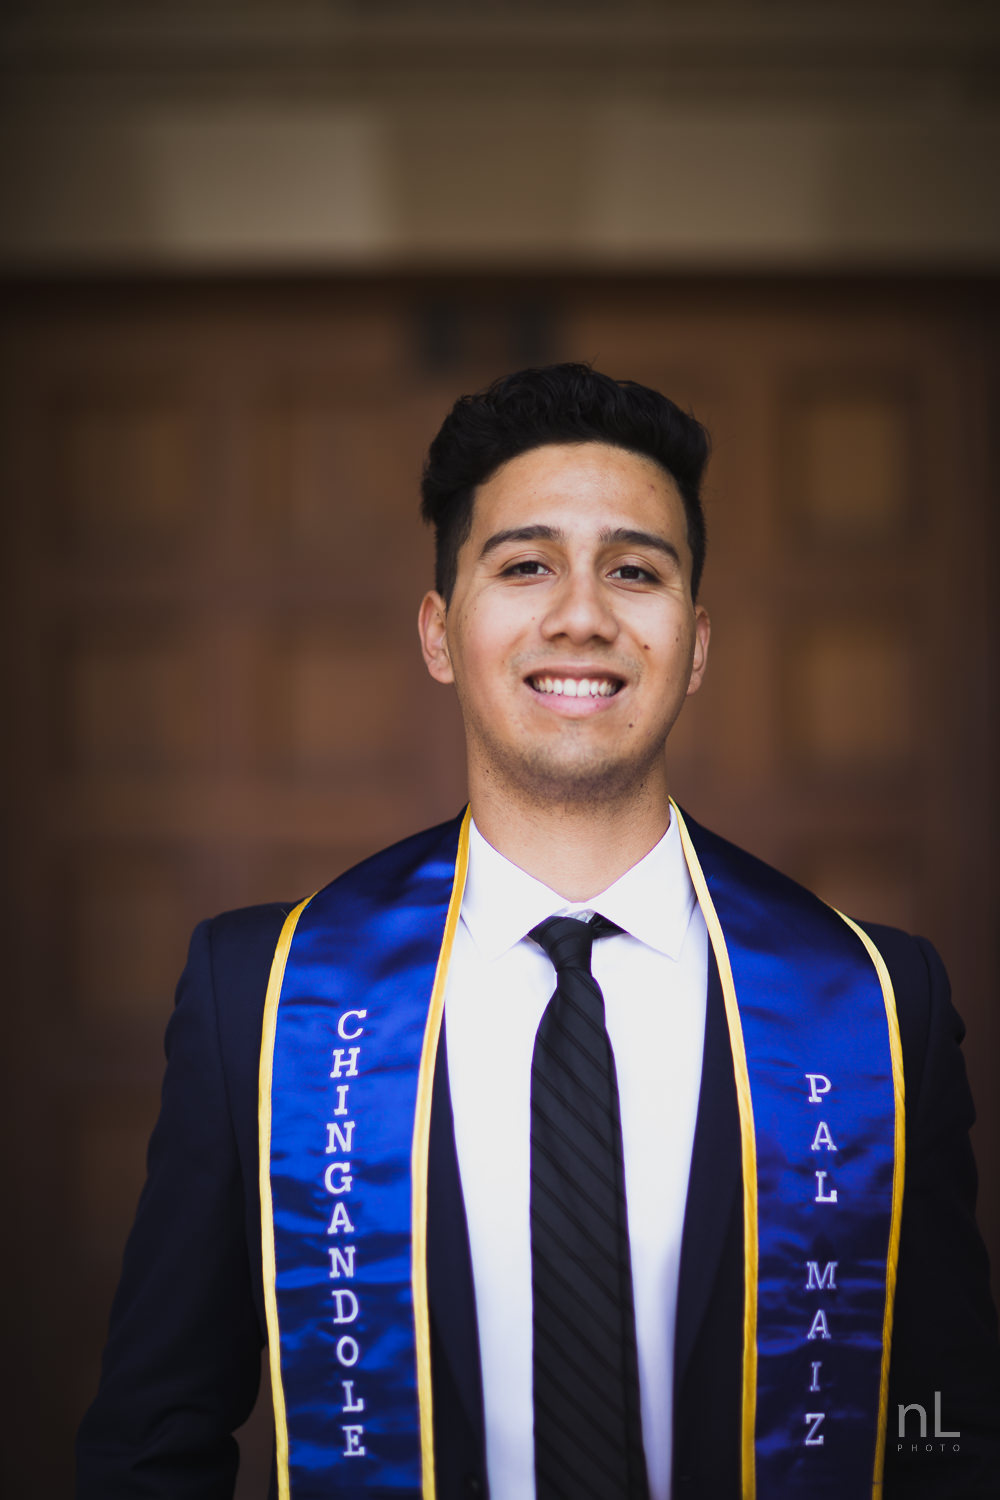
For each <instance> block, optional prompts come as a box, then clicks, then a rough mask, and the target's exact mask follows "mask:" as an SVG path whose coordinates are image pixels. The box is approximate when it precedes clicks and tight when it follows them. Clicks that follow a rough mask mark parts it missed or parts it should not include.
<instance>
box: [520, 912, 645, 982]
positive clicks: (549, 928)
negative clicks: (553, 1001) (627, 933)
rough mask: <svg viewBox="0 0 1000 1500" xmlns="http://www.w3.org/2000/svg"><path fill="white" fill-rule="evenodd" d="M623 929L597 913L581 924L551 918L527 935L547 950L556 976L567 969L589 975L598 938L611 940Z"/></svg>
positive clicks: (571, 920)
mask: <svg viewBox="0 0 1000 1500" xmlns="http://www.w3.org/2000/svg"><path fill="white" fill-rule="evenodd" d="M621 930H622V929H621V928H620V927H619V926H618V925H617V924H616V923H615V922H611V921H609V920H608V918H607V917H602V916H601V915H600V913H599V912H595V913H594V915H593V916H592V917H591V918H590V921H589V922H581V921H580V919H579V918H578V917H549V918H548V919H547V920H546V921H544V922H539V924H538V926H537V927H533V928H532V929H531V931H530V932H529V933H528V936H529V937H530V938H533V939H534V940H535V942H536V943H537V944H538V946H539V947H540V948H544V949H545V952H546V953H547V954H548V955H549V958H550V959H551V960H552V962H553V964H554V965H555V969H556V973H557V974H559V973H562V971H563V970H564V969H583V970H584V972H585V973H587V974H589V973H590V953H591V949H592V948H593V946H594V941H595V939H596V938H602V937H610V936H611V935H612V933H615V932H621Z"/></svg>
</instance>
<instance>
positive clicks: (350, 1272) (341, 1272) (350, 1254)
mask: <svg viewBox="0 0 1000 1500" xmlns="http://www.w3.org/2000/svg"><path fill="white" fill-rule="evenodd" d="M357 1248H358V1247H357V1245H345V1246H344V1248H343V1250H340V1249H331V1250H330V1280H331V1281H336V1280H338V1279H339V1278H340V1277H341V1276H346V1277H347V1279H348V1280H349V1281H353V1279H354V1252H355V1250H356V1249H357Z"/></svg>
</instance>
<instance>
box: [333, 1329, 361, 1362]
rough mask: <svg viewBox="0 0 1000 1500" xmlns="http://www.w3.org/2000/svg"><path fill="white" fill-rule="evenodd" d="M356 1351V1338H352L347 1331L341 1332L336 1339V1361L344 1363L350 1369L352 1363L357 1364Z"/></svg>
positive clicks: (357, 1351)
mask: <svg viewBox="0 0 1000 1500" xmlns="http://www.w3.org/2000/svg"><path fill="white" fill-rule="evenodd" d="M358 1353H359V1350H358V1342H357V1339H352V1338H351V1335H350V1334H349V1333H345V1334H342V1335H341V1337H340V1338H339V1339H338V1340H337V1360H338V1363H340V1364H342V1365H346V1366H347V1368H348V1369H350V1368H351V1366H352V1365H356V1364H357V1362H358Z"/></svg>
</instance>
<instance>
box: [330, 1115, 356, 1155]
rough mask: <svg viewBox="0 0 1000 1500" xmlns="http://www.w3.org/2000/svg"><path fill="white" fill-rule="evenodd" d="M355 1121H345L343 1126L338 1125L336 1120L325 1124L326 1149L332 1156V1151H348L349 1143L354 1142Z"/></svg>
mask: <svg viewBox="0 0 1000 1500" xmlns="http://www.w3.org/2000/svg"><path fill="white" fill-rule="evenodd" d="M357 1123H358V1122H357V1120H345V1121H344V1124H343V1125H338V1124H337V1122H336V1120H328V1121H327V1122H326V1149H327V1151H328V1152H329V1153H330V1154H332V1153H333V1152H334V1151H350V1150H351V1149H352V1147H351V1142H352V1141H353V1140H354V1127H355V1125H356V1124H357Z"/></svg>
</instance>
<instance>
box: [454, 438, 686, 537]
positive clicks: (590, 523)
mask: <svg viewBox="0 0 1000 1500" xmlns="http://www.w3.org/2000/svg"><path fill="white" fill-rule="evenodd" d="M545 522H549V523H551V524H556V523H558V525H559V526H560V528H561V529H563V530H572V529H581V530H586V529H588V528H589V527H598V528H600V527H605V526H607V525H609V524H615V525H621V524H624V523H625V522H630V523H631V524H633V525H640V524H641V525H642V526H644V527H645V528H646V529H654V528H655V529H656V530H659V531H663V532H669V533H670V534H671V536H673V535H674V533H675V532H676V531H677V530H678V528H679V529H680V532H681V537H682V539H684V531H685V529H686V527H685V518H684V504H683V501H682V500H681V497H680V494H679V493H678V490H677V486H676V485H675V484H674V481H673V480H672V479H671V477H670V475H669V474H668V473H667V472H666V470H665V469H663V468H661V467H660V465H659V464H658V463H657V462H656V461H655V459H652V458H647V457H646V455H645V454H639V453H632V452H630V451H629V450H628V449H626V448H616V447H614V446H612V445H611V444H610V443H549V444H546V445H545V446H544V447H541V448H531V449H529V451H528V452H527V453H520V454H518V456H517V457H516V458H512V459H509V460H508V462H507V463H505V464H503V465H502V466H501V467H500V468H499V469H498V470H497V472H496V473H495V474H494V475H493V476H492V477H491V478H490V479H488V480H487V481H486V482H485V483H484V484H482V485H480V486H479V488H478V489H477V491H476V496H475V502H474V506H473V514H472V527H471V536H472V537H480V538H481V537H482V536H483V535H484V533H489V532H492V531H493V530H495V529H497V528H498V527H501V526H502V527H508V526H510V525H512V524H523V525H534V524H540V523H545Z"/></svg>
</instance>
